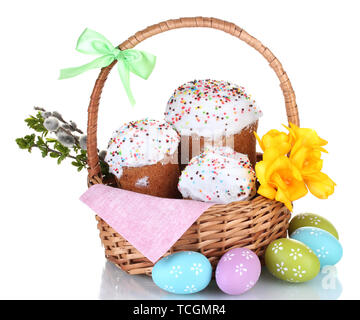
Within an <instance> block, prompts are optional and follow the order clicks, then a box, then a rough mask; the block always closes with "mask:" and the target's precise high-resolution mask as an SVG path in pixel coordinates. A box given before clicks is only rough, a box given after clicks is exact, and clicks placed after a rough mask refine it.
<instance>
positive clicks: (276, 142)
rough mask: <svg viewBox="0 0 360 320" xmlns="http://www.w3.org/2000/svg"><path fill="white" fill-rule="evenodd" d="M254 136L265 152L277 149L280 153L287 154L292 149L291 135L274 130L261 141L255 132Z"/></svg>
mask: <svg viewBox="0 0 360 320" xmlns="http://www.w3.org/2000/svg"><path fill="white" fill-rule="evenodd" d="M254 134H255V137H256V139H257V141H258V142H259V145H260V147H261V149H262V150H263V151H264V152H265V150H268V149H270V148H276V149H278V150H279V151H280V153H282V154H287V153H288V152H289V151H290V149H291V144H290V140H289V135H288V134H286V133H285V132H280V131H278V130H275V129H273V130H270V131H269V132H268V133H266V134H265V135H264V136H263V137H262V138H261V139H260V137H259V136H258V135H257V133H256V132H254Z"/></svg>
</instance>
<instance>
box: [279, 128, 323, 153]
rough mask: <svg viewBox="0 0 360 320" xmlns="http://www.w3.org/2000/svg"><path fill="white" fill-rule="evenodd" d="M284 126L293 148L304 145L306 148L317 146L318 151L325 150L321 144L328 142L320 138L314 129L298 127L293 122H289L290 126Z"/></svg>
mask: <svg viewBox="0 0 360 320" xmlns="http://www.w3.org/2000/svg"><path fill="white" fill-rule="evenodd" d="M284 127H285V128H287V129H288V130H289V136H290V137H291V138H290V140H291V142H292V145H293V149H294V148H298V147H300V146H304V147H308V148H317V149H319V150H320V151H323V152H327V151H326V150H325V149H324V148H322V146H324V145H326V144H327V143H328V142H327V141H326V140H324V139H322V138H320V137H319V136H318V134H317V133H316V131H315V130H314V129H310V128H299V127H298V126H297V125H295V124H293V123H290V127H287V126H284Z"/></svg>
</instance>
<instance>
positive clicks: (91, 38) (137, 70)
mask: <svg viewBox="0 0 360 320" xmlns="http://www.w3.org/2000/svg"><path fill="white" fill-rule="evenodd" d="M76 50H77V51H79V52H81V53H85V54H97V55H101V57H99V58H97V59H95V60H93V61H91V62H90V63H87V64H85V65H82V66H80V67H75V68H67V69H62V70H60V78H59V79H67V78H72V77H75V76H77V75H79V74H81V73H83V72H85V71H88V70H91V69H96V68H104V67H107V66H108V65H109V64H111V63H112V62H113V61H114V60H117V61H118V64H117V65H118V71H119V75H120V79H121V82H122V84H123V86H124V88H125V91H126V94H127V96H128V98H129V100H130V103H131V105H134V104H135V99H134V97H133V95H132V92H131V89H130V72H132V73H134V74H136V75H137V76H139V77H141V78H143V79H145V80H146V79H147V78H148V77H149V76H150V74H151V72H152V71H153V69H154V67H155V62H156V57H155V56H154V55H152V54H150V53H147V52H144V51H139V50H133V49H128V50H120V49H118V48H117V47H114V46H113V45H112V44H111V42H110V41H109V40H107V39H106V38H105V37H104V36H103V35H102V34H100V33H98V32H96V31H93V30H90V29H85V30H84V32H83V33H82V34H81V36H80V37H79V39H78V42H77V45H76Z"/></svg>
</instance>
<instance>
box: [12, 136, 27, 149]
mask: <svg viewBox="0 0 360 320" xmlns="http://www.w3.org/2000/svg"><path fill="white" fill-rule="evenodd" d="M15 141H16V143H17V145H18V146H19V148H20V149H27V148H28V146H27V143H26V141H25V139H24V138H17V139H16V140H15Z"/></svg>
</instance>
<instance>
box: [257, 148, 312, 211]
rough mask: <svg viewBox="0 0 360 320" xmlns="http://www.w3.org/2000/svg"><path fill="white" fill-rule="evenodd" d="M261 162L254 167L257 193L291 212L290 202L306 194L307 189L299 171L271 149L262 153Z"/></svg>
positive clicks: (285, 158) (283, 156) (284, 157)
mask: <svg viewBox="0 0 360 320" xmlns="http://www.w3.org/2000/svg"><path fill="white" fill-rule="evenodd" d="M263 159H264V160H263V161H260V162H258V163H257V164H256V166H255V171H256V175H257V177H258V179H259V182H260V187H259V189H258V193H259V194H261V195H262V196H264V197H266V198H269V199H275V200H277V201H280V202H282V203H284V204H285V205H286V207H287V208H288V209H289V210H290V211H292V204H291V202H292V201H294V200H297V199H299V198H301V197H303V196H305V195H306V194H307V192H308V191H307V188H306V186H305V183H304V181H303V178H302V176H301V173H300V171H299V170H298V169H297V168H296V166H295V165H294V164H293V163H292V162H291V161H290V159H289V158H288V157H286V156H285V155H280V153H279V151H278V150H276V149H274V148H272V149H267V150H266V151H265V152H264V157H263Z"/></svg>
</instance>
